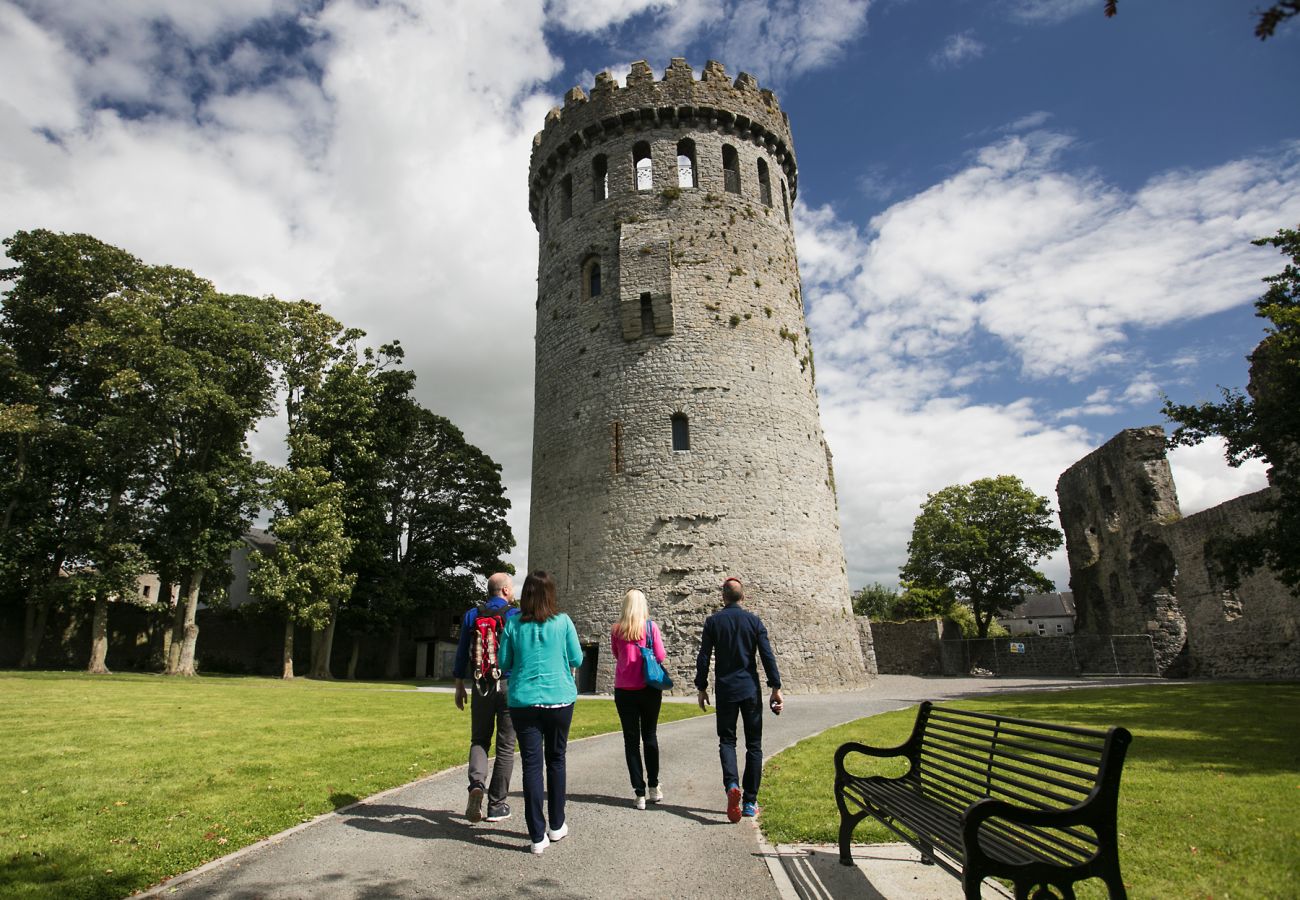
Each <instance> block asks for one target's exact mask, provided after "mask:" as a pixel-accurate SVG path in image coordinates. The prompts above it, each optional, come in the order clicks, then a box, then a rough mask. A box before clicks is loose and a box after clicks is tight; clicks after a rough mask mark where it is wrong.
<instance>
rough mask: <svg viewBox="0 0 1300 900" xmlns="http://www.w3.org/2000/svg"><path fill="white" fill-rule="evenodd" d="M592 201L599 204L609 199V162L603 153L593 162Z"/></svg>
mask: <svg viewBox="0 0 1300 900" xmlns="http://www.w3.org/2000/svg"><path fill="white" fill-rule="evenodd" d="M591 199H592V200H594V201H595V202H597V203H599V202H600V201H601V200H608V199H609V160H608V159H606V158H605V154H603V153H602V154H600V155H599V156H596V157H594V158H593V159H592V160H591Z"/></svg>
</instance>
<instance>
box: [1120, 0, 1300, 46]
mask: <svg viewBox="0 0 1300 900" xmlns="http://www.w3.org/2000/svg"><path fill="white" fill-rule="evenodd" d="M1104 10H1105V13H1106V18H1108V19H1109V18H1111V17H1112V16H1116V15H1119V0H1106V5H1105V7H1104ZM1256 15H1258V16H1259V18H1258V19H1257V20H1256V22H1255V37H1257V38H1259V39H1260V40H1261V41H1262V40H1266V39H1267V38H1271V37H1272V36H1273V35H1274V33H1275V32H1276V31H1277V27H1278V26H1279V25H1281V24H1282V23H1283V22H1285V21H1286V20H1287V19H1290V18H1292V17H1293V16H1300V0H1278V2H1277V3H1274V4H1273V5H1272V6H1269V7H1265V8H1264V9H1262V10H1257V11H1256Z"/></svg>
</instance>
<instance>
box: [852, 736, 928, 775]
mask: <svg viewBox="0 0 1300 900" xmlns="http://www.w3.org/2000/svg"><path fill="white" fill-rule="evenodd" d="M911 750H912V742H911V741H910V740H909V741H908V742H907V743H905V744H899V745H898V746H897V747H871V746H868V745H866V744H859V743H858V742H857V741H849V742H848V743H845V744H840V748H839V749H838V750H836V751H835V778H836V780H839V778H840V776H846V775H848V772H846V771H844V757H846V756H848V755H849V754H850V753H861V754H862V755H864V756H879V757H890V756H910V755H911Z"/></svg>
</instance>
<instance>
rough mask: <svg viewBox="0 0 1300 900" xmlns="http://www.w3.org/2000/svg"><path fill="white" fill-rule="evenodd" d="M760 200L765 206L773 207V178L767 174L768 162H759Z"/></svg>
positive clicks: (763, 160) (762, 160) (761, 160)
mask: <svg viewBox="0 0 1300 900" xmlns="http://www.w3.org/2000/svg"><path fill="white" fill-rule="evenodd" d="M758 199H759V200H762V201H763V205H764V206H771V205H772V178H771V176H769V175H768V172H767V160H765V159H760V160H759V161H758Z"/></svg>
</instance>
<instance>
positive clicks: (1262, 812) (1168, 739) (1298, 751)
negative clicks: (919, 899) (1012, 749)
mask: <svg viewBox="0 0 1300 900" xmlns="http://www.w3.org/2000/svg"><path fill="white" fill-rule="evenodd" d="M951 705H953V706H958V707H960V708H962V709H972V710H981V711H985V712H997V713H1000V714H1006V715H1011V716H1020V717H1024V718H1031V719H1042V720H1045V721H1050V722H1060V723H1075V724H1078V725H1084V726H1093V727H1107V726H1110V725H1123V726H1125V727H1126V728H1128V729H1129V730H1130V731H1132V732H1133V744H1132V746H1131V747H1130V748H1129V753H1128V758H1127V760H1126V762H1125V765H1124V774H1123V778H1122V781H1121V785H1120V807H1119V831H1120V865H1121V869H1122V871H1123V874H1124V881H1125V883H1126V884H1128V885H1129V894H1130V896H1131V897H1133V898H1135V900H1137V898H1148V897H1158V898H1180V897H1185V898H1193V897H1195V898H1215V900H1234V898H1252V900H1258V898H1270V897H1271V898H1294V897H1297V896H1300V887H1297V885H1300V815H1298V814H1300V685H1295V684H1212V683H1207V684H1195V685H1151V686H1150V687H1135V688H1097V689H1086V690H1072V691H1068V692H1050V693H1033V694H1004V695H999V696H997V697H991V698H988V699H982V700H961V701H953V702H952V704H951ZM915 718H916V712H915V709H914V708H913V709H911V710H906V711H903V712H895V713H888V714H886V715H881V716H873V717H870V718H866V719H859V720H858V721H856V722H850V723H848V724H845V725H841V726H839V727H837V728H833V729H831V730H829V731H827V732H825V733H823V734H821V735H818V736H816V737H813V738H809V739H808V740H805V741H802V742H800V743H799V744H797V745H795V746H794V747H791V748H790V749H789V750H786V751H785V752H783V753H781V754H779V755H777V756H776V757H775V758H774V759H773V760H772V761H771V763H770V764H769V765H768V766H766V767H765V770H764V778H763V807H764V808H763V817H762V819H761V822H762V825H763V831H764V833H765V834H766V836H767V839H768V840H769V841H771V842H772V843H789V842H795V841H801V842H802V841H806V842H810V843H835V842H836V841H837V840H838V837H839V816H838V813H837V812H836V808H835V798H834V793H833V787H832V785H833V780H834V761H833V758H834V753H835V749H836V748H837V747H838V746H839V745H840V744H842V743H844V742H845V741H849V740H855V741H860V742H862V743H866V744H873V745H876V746H880V747H889V746H896V745H898V744H900V743H902V742H903V741H904V740H906V739H907V736H908V735H909V734H910V733H911V729H912V723H913V722H914V721H915ZM856 758H857V759H861V757H856ZM886 765H887V766H892V767H893V768H882V769H879V770H871V771H873V772H874V771H880V772H881V773H882V774H899V772H900V768H899V767H898V766H897V763H892V762H891V763H887V764H886ZM855 771H858V770H857V769H855ZM861 771H866V770H865V769H861ZM891 840H896V838H894V837H893V836H892V834H891V833H890V832H889V831H887V830H886V829H885V828H884V827H883V826H881V825H880V824H879V823H878V822H876V821H875V820H874V819H868V820H866V821H864V822H863V823H862V824H861V825H859V826H858V829H857V831H856V832H854V841H855V842H857V843H875V842H887V841H891ZM1080 887H1081V888H1082V890H1081V891H1080V896H1081V897H1101V896H1105V890H1104V887H1102V885H1101V883H1100V882H1099V881H1096V880H1092V881H1089V882H1085V883H1084V884H1082V885H1080Z"/></svg>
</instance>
